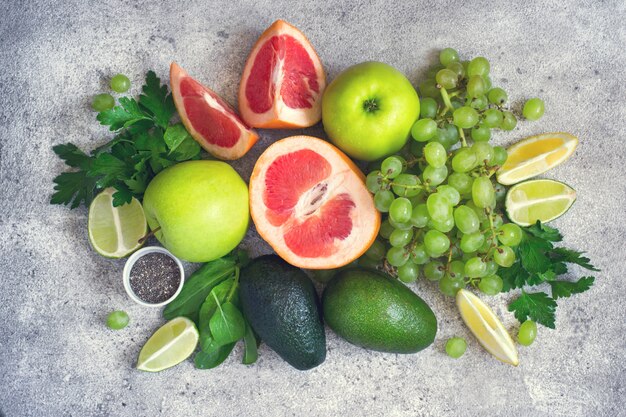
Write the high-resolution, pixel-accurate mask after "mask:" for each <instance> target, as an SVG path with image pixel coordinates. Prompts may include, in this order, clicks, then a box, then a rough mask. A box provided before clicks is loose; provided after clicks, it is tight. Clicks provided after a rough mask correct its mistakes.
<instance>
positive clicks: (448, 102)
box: [439, 87, 452, 116]
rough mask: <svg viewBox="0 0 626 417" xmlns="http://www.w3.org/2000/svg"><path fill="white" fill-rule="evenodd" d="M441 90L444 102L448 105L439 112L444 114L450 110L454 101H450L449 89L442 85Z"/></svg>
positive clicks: (441, 114)
mask: <svg viewBox="0 0 626 417" xmlns="http://www.w3.org/2000/svg"><path fill="white" fill-rule="evenodd" d="M439 92H440V93H441V98H442V100H443V104H445V105H446V106H445V107H444V109H443V110H442V111H441V113H440V114H439V116H443V115H444V114H446V113H447V112H448V110H450V109H451V108H452V103H451V102H450V96H449V95H448V91H447V90H446V89H445V88H443V87H441V89H440V90H439Z"/></svg>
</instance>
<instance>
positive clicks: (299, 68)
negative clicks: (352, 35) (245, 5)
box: [239, 20, 326, 128]
mask: <svg viewBox="0 0 626 417" xmlns="http://www.w3.org/2000/svg"><path fill="white" fill-rule="evenodd" d="M325 87H326V76H325V75H324V69H323V68H322V63H321V61H320V59H319V57H318V56H317V53H316V52H315V50H314V49H313V47H312V46H311V44H310V43H309V41H308V39H307V38H306V37H305V36H304V35H303V34H302V32H300V31H299V30H298V29H297V28H295V27H294V26H292V25H290V24H289V23H287V22H285V21H283V20H277V21H276V22H274V23H273V24H272V26H270V27H269V28H267V30H265V32H263V34H262V35H261V37H260V38H259V40H257V42H256V44H255V45H254V47H253V48H252V51H251V52H250V56H249V57H248V60H247V62H246V66H245V67H244V70H243V75H242V76H241V83H240V84H239V112H240V113H241V116H242V118H243V120H245V121H246V123H248V124H249V125H250V126H252V127H262V128H300V127H309V126H313V125H314V124H316V123H317V122H319V121H320V120H321V118H322V93H323V92H324V88H325Z"/></svg>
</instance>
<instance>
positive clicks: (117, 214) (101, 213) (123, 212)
mask: <svg viewBox="0 0 626 417" xmlns="http://www.w3.org/2000/svg"><path fill="white" fill-rule="evenodd" d="M114 193H115V189H114V188H107V189H106V190H104V191H102V192H101V193H100V194H98V195H97V196H96V198H94V199H93V201H92V202H91V205H90V206H89V222H88V226H87V229H88V230H89V242H90V243H91V246H93V248H94V249H95V250H96V252H98V253H99V254H100V255H102V256H106V257H107V258H123V257H125V256H128V255H130V254H131V253H133V252H134V251H136V250H137V249H139V248H140V247H141V243H139V239H141V238H142V237H144V236H145V235H146V233H147V232H148V225H147V223H146V216H145V215H144V212H143V207H141V203H140V202H139V200H137V199H136V198H133V199H132V200H131V202H130V203H129V204H124V205H122V206H119V207H113V194H114Z"/></svg>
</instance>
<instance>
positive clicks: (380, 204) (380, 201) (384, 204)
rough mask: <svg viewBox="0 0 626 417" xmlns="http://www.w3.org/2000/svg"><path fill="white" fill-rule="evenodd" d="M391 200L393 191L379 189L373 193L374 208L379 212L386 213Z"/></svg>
mask: <svg viewBox="0 0 626 417" xmlns="http://www.w3.org/2000/svg"><path fill="white" fill-rule="evenodd" d="M393 201H394V196H393V193H392V192H391V191H389V190H379V191H377V192H376V194H374V205H375V206H376V210H378V211H380V212H381V213H387V212H388V211H389V207H391V203H393Z"/></svg>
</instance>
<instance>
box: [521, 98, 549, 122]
mask: <svg viewBox="0 0 626 417" xmlns="http://www.w3.org/2000/svg"><path fill="white" fill-rule="evenodd" d="M543 112H544V104H543V100H541V99H540V98H531V99H530V100H527V101H526V103H524V109H523V110H522V114H523V115H524V117H525V118H526V119H528V120H533V121H534V120H539V119H541V116H543Z"/></svg>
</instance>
